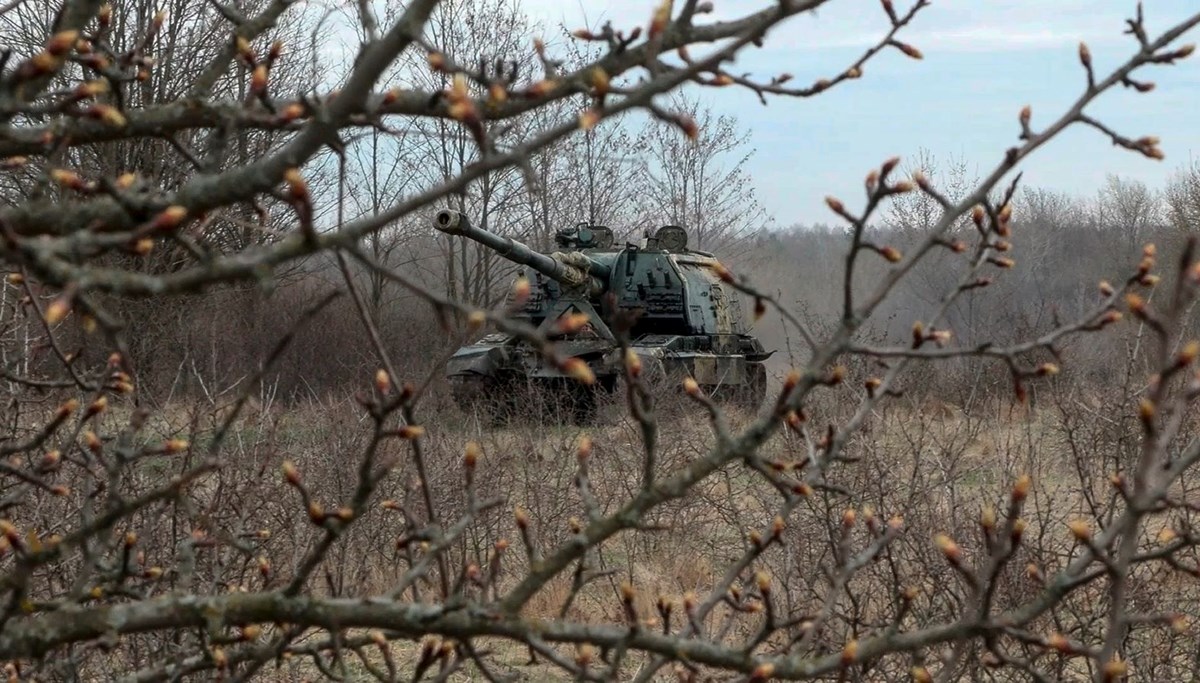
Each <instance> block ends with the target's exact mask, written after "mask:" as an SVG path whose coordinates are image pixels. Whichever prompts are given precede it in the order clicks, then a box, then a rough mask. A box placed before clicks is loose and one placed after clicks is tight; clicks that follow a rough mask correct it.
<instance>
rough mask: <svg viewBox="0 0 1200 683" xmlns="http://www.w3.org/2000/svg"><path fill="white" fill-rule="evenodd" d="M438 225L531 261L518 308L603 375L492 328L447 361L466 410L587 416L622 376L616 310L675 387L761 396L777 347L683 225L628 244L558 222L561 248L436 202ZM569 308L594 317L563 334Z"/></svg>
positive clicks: (635, 345) (658, 372) (644, 361)
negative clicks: (749, 320)
mask: <svg viewBox="0 0 1200 683" xmlns="http://www.w3.org/2000/svg"><path fill="white" fill-rule="evenodd" d="M435 226H436V227H437V228H438V229H439V230H442V231H443V232H446V233H449V234H455V235H460V236H463V237H467V238H469V239H474V240H476V241H478V242H480V243H482V244H484V245H486V246H488V247H490V248H492V249H494V250H496V251H497V252H498V253H500V254H502V255H504V256H505V257H507V258H509V259H510V260H513V261H514V262H516V263H518V264H520V265H522V266H524V267H525V268H524V270H523V271H522V272H521V273H519V274H518V276H517V277H524V278H526V279H527V280H528V282H529V285H530V286H529V292H528V295H527V296H526V297H525V299H524V301H522V302H517V307H516V312H515V313H514V316H513V317H515V318H517V319H520V320H522V321H524V322H527V323H529V324H531V325H533V326H535V327H537V328H538V330H539V332H541V333H542V334H543V335H545V336H546V337H547V338H549V339H550V340H551V342H552V343H553V345H554V348H555V350H556V351H557V353H558V355H559V356H560V357H568V358H575V359H579V360H580V361H583V362H584V363H586V364H587V366H588V367H589V369H590V370H591V373H592V374H593V375H594V376H595V378H596V380H595V382H594V383H592V384H584V383H582V382H579V381H577V380H576V379H573V378H572V377H570V376H569V375H568V373H567V372H566V371H565V370H564V369H562V368H561V367H559V366H556V365H554V364H552V363H550V362H548V361H547V360H546V359H545V357H544V356H543V355H542V354H541V353H540V352H539V351H538V349H536V348H535V347H534V346H532V345H530V344H528V343H526V342H525V341H523V340H521V339H520V338H518V337H515V336H512V335H507V334H500V333H493V334H488V335H485V336H483V337H481V338H480V339H478V340H476V341H475V342H473V343H471V344H468V345H466V346H463V347H462V348H460V349H458V350H457V352H456V353H455V354H454V355H453V357H452V358H451V359H450V361H449V363H448V364H447V367H446V375H447V378H448V380H449V382H450V385H451V387H452V391H453V396H454V400H455V401H456V403H457V404H458V405H459V406H460V407H461V408H463V409H464V410H466V411H469V412H472V413H475V414H479V415H482V416H485V417H487V418H488V420H489V421H492V422H495V421H499V420H501V419H503V418H505V417H507V416H511V415H534V414H536V415H539V416H541V417H542V418H543V419H544V418H545V417H546V416H551V417H552V419H553V416H557V417H558V418H559V419H568V420H572V421H575V422H586V421H590V420H591V419H592V418H593V417H594V415H595V412H596V409H597V406H598V404H599V402H600V399H601V398H602V397H603V396H604V395H605V394H608V393H611V392H613V391H614V390H615V389H616V388H617V387H618V385H619V383H620V380H621V378H622V377H623V375H624V364H625V359H624V354H623V352H622V350H621V347H620V345H619V343H618V340H617V337H616V334H614V332H613V330H614V327H613V324H612V321H613V320H614V319H616V318H618V317H620V318H622V319H624V320H628V321H632V322H631V323H630V324H628V325H627V326H625V327H622V328H621V330H622V334H623V336H624V337H625V338H626V339H627V343H628V346H629V348H630V350H631V351H632V352H633V353H635V354H636V355H637V356H638V358H639V359H640V360H641V365H642V372H643V377H645V378H646V380H647V381H649V382H652V383H657V384H660V385H665V386H668V387H670V386H674V387H676V388H678V387H679V386H680V383H681V382H682V380H683V379H684V378H685V377H691V378H693V379H694V380H695V381H696V382H697V384H699V385H700V387H701V388H702V389H704V390H705V391H706V392H707V393H709V394H710V395H712V396H714V397H716V398H718V399H721V400H728V401H732V402H736V403H739V404H742V405H744V406H747V407H757V406H758V405H759V404H760V403H761V401H762V400H763V398H764V393H765V391H766V370H765V367H764V362H765V361H766V360H767V358H768V357H770V355H771V353H773V352H768V351H766V350H765V349H764V348H763V346H762V344H761V343H760V342H759V340H758V339H757V338H756V337H754V336H753V335H751V334H749V332H748V331H747V330H746V327H745V322H744V319H743V314H742V308H741V299H740V297H741V294H740V293H739V292H737V291H736V290H735V289H733V288H732V287H731V286H730V285H728V284H726V283H725V282H723V281H722V280H721V279H720V277H719V276H718V274H717V270H718V268H719V266H720V264H719V262H718V261H717V259H716V258H715V257H714V256H713V255H712V254H709V253H707V252H702V251H695V250H689V249H688V248H687V234H686V232H685V231H683V230H682V229H681V228H679V227H678V226H664V227H663V228H660V229H659V230H658V231H657V232H656V233H654V234H652V235H648V236H647V238H646V239H645V240H644V242H643V243H642V244H640V245H634V244H626V245H624V246H622V247H614V246H613V244H612V239H611V232H609V231H607V229H606V228H603V227H596V226H581V227H578V228H575V229H574V230H565V231H560V233H559V235H558V246H560V247H561V248H562V250H560V251H555V252H553V253H551V254H541V253H538V252H534V251H532V250H529V249H528V248H527V247H525V246H524V245H521V244H520V243H517V242H514V241H512V240H509V239H507V238H503V237H500V236H498V235H494V234H492V233H489V232H486V231H483V230H480V229H478V228H475V227H473V226H471V225H470V224H469V222H468V221H467V220H466V218H465V217H463V216H462V215H461V214H456V213H454V212H449V211H444V212H442V213H440V214H439V215H438V218H437V219H436V222H435ZM568 316H571V317H572V318H573V319H575V320H577V321H578V320H585V321H586V322H585V323H584V324H582V325H579V324H575V325H572V326H570V329H571V332H570V333H569V334H558V333H557V331H558V330H559V329H560V328H559V322H560V321H561V320H563V319H565V318H567V317H568Z"/></svg>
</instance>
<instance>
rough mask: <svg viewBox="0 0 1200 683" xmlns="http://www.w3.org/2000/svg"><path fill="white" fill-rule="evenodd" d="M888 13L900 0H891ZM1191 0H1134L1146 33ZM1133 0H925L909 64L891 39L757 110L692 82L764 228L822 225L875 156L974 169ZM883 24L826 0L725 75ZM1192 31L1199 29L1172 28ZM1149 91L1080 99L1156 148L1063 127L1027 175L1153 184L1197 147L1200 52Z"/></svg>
mask: <svg viewBox="0 0 1200 683" xmlns="http://www.w3.org/2000/svg"><path fill="white" fill-rule="evenodd" d="M522 1H523V4H524V7H525V8H526V11H527V12H528V13H529V14H530V15H531V17H532V18H536V19H539V20H542V21H545V22H548V23H549V24H551V25H553V24H557V23H560V22H564V23H566V24H567V25H568V26H569V27H572V28H575V27H582V26H585V25H586V26H591V27H597V26H599V25H600V24H602V23H603V22H604V21H605V20H610V19H611V20H612V21H613V24H614V26H615V27H617V28H623V27H631V26H634V25H638V24H645V23H646V22H647V20H648V18H649V11H650V8H651V7H652V5H653V4H654V2H653V0H522ZM895 2H896V6H897V8H898V9H902V8H905V7H907V6H908V4H909V3H908V1H907V0H895ZM762 3H763V0H757V1H754V0H714V5H715V10H716V11H715V14H714V15H713V16H714V17H715V18H728V17H732V16H737V15H740V14H741V13H743V12H745V11H746V10H749V9H753V8H755V7H761V6H762ZM1197 6H1198V5H1197V3H1196V2H1195V0H1147V1H1146V2H1145V7H1146V18H1147V23H1148V26H1149V29H1150V32H1151V35H1152V36H1156V35H1157V34H1158V33H1159V32H1161V31H1162V30H1164V29H1166V28H1167V27H1168V26H1170V25H1171V24H1172V23H1173V22H1174V21H1176V20H1178V19H1181V18H1183V17H1184V16H1185V15H1186V14H1187V13H1188V12H1189V11H1196V9H1197ZM1134 7H1135V0H1090V1H1087V0H1052V1H1047V0H958V1H957V2H955V1H952V0H935V1H934V2H933V4H932V5H931V6H929V7H928V8H926V9H925V10H923V11H922V13H921V14H920V15H919V16H918V18H917V19H916V21H915V22H914V23H913V25H912V26H910V27H909V28H908V29H907V30H906V32H905V33H904V35H903V38H904V39H905V40H907V41H908V42H910V43H912V44H913V45H915V46H916V47H918V48H920V49H921V50H922V52H924V54H925V59H924V60H922V61H913V60H911V59H908V58H907V57H904V56H903V55H902V54H900V53H899V52H898V51H895V50H891V51H888V52H887V53H885V54H883V55H880V57H879V58H877V61H873V62H871V63H870V64H868V66H867V68H866V70H865V76H864V78H862V79H861V80H859V81H857V82H852V83H847V84H844V85H842V86H839V87H838V88H837V89H835V90H833V91H830V92H828V93H826V94H824V95H822V96H820V97H818V98H815V99H783V98H776V99H772V100H770V103H769V105H768V106H765V107H764V106H762V105H761V104H760V103H759V102H758V100H757V98H756V97H755V95H754V94H753V93H751V92H749V91H746V90H742V89H733V88H727V89H722V90H713V89H708V90H705V91H703V95H704V97H705V99H706V100H707V101H708V102H709V103H711V105H712V107H713V108H714V109H715V110H717V111H719V112H722V113H730V114H734V115H736V116H737V117H738V119H739V121H740V122H741V124H742V126H744V127H745V128H746V129H748V130H749V131H751V134H752V138H751V140H752V143H753V146H754V147H755V149H756V150H757V151H756V153H755V155H754V157H753V159H752V160H751V162H750V168H751V170H752V171H753V174H754V177H755V180H756V187H757V190H758V192H759V194H760V197H761V199H762V201H763V203H764V204H765V206H766V207H767V209H768V210H769V211H770V212H771V213H772V214H773V215H774V217H775V220H776V222H777V224H778V225H789V224H792V223H797V222H801V223H813V222H825V221H829V220H830V218H831V214H830V212H829V211H828V209H827V208H825V206H824V202H823V197H824V196H825V195H826V194H834V195H838V196H841V197H843V198H845V199H847V200H858V199H859V198H860V197H861V196H862V194H861V192H862V190H861V188H862V178H863V176H864V175H865V173H866V172H867V170H868V169H869V168H871V167H873V166H876V165H878V164H879V163H880V162H881V161H882V160H883V159H885V158H887V157H889V156H892V155H899V156H901V157H903V158H906V159H908V158H912V157H913V156H914V155H916V154H917V152H918V151H919V150H920V149H922V148H924V149H927V150H929V151H930V152H932V153H933V154H934V155H935V156H936V157H938V158H944V159H959V160H963V161H965V162H967V163H968V164H970V167H971V169H972V172H979V173H982V172H984V170H985V169H990V168H992V167H993V166H994V165H995V163H996V162H997V161H998V160H999V158H1000V155H1001V154H1002V153H1003V150H1004V149H1005V148H1006V147H1007V146H1009V145H1011V144H1012V143H1013V142H1015V141H1016V137H1015V135H1016V132H1017V130H1018V129H1017V114H1018V112H1019V111H1020V109H1021V107H1022V106H1023V105H1025V104H1030V105H1032V107H1033V112H1034V118H1033V123H1034V126H1035V128H1036V127H1037V126H1038V124H1041V123H1045V122H1047V121H1048V120H1049V118H1050V116H1051V115H1057V114H1059V113H1061V112H1062V111H1063V109H1064V108H1065V106H1066V104H1067V103H1068V102H1070V101H1071V100H1073V99H1074V98H1075V97H1077V96H1078V94H1079V92H1080V89H1081V87H1082V85H1083V73H1082V69H1081V67H1080V65H1079V61H1078V58H1077V56H1076V50H1077V47H1078V44H1079V41H1080V40H1084V41H1086V42H1087V43H1088V45H1089V46H1090V47H1091V51H1092V54H1093V58H1094V63H1095V64H1096V67H1097V69H1098V72H1101V73H1103V72H1106V71H1107V70H1108V69H1109V68H1111V67H1113V66H1115V65H1116V64H1118V63H1119V62H1120V61H1121V60H1123V59H1125V58H1126V57H1127V56H1128V55H1130V54H1132V48H1133V46H1134V42H1133V39H1132V38H1131V37H1129V36H1126V35H1123V34H1122V31H1123V30H1124V28H1125V24H1124V19H1125V18H1127V17H1129V16H1131V13H1132V12H1133V10H1134ZM886 30H887V20H886V18H885V16H884V14H883V12H882V10H881V9H880V5H879V2H878V1H877V0H833V2H831V3H830V4H829V5H828V6H827V7H825V8H823V9H822V10H821V11H820V13H819V14H816V15H804V16H800V17H796V18H793V19H791V20H790V21H789V22H787V23H786V24H784V25H783V26H782V27H781V28H779V29H777V30H776V31H775V32H774V33H772V34H771V35H769V36H768V38H767V43H766V46H765V47H764V48H763V49H761V50H755V51H754V52H746V53H744V55H743V57H742V58H741V60H740V61H739V62H738V64H737V65H736V67H735V69H736V70H737V71H749V72H752V73H754V74H756V75H761V76H763V77H770V76H771V75H774V74H777V73H780V72H784V71H786V72H790V73H792V74H794V75H795V76H796V80H795V81H794V82H796V83H806V82H812V81H813V80H815V79H817V78H820V77H823V76H827V75H830V74H833V73H837V72H838V71H840V70H842V69H844V68H845V66H846V65H847V64H849V63H850V62H852V61H853V60H854V59H855V57H856V56H857V55H858V54H859V53H860V52H861V50H862V49H863V48H865V47H867V46H868V45H870V44H871V43H872V42H874V41H875V40H877V39H878V37H879V36H881V35H883V33H884V32H885V31H886ZM1187 42H1200V31H1194V32H1193V34H1191V35H1189V36H1187V37H1185V38H1184V40H1183V41H1182V42H1181V43H1180V45H1182V44H1184V43H1187ZM1141 78H1142V79H1143V80H1152V81H1154V82H1155V83H1156V84H1157V85H1158V87H1157V89H1156V90H1155V91H1154V92H1152V93H1150V94H1148V95H1140V94H1137V93H1134V92H1133V91H1127V90H1125V89H1119V90H1114V91H1110V93H1109V94H1107V95H1106V96H1105V97H1104V98H1103V99H1102V100H1101V101H1100V102H1098V103H1097V104H1096V105H1095V106H1094V108H1093V109H1091V111H1092V112H1093V113H1094V114H1096V115H1098V116H1100V117H1101V118H1102V119H1103V120H1104V121H1106V122H1107V123H1109V124H1111V125H1113V126H1114V127H1116V128H1117V130H1118V131H1119V132H1122V133H1124V134H1126V135H1128V136H1130V137H1139V136H1141V135H1146V134H1153V135H1158V136H1160V137H1161V138H1162V140H1163V142H1162V147H1163V150H1164V151H1165V152H1166V157H1167V158H1166V160H1164V161H1154V160H1151V159H1147V158H1145V157H1142V156H1141V155H1138V154H1135V153H1132V152H1128V151H1124V150H1117V149H1114V148H1113V146H1112V145H1111V144H1110V143H1109V142H1108V141H1107V140H1105V139H1102V138H1101V137H1100V136H1099V135H1098V134H1097V133H1096V132H1095V131H1092V130H1090V129H1087V130H1085V129H1082V128H1080V129H1078V130H1074V131H1071V132H1068V133H1066V134H1064V135H1063V136H1061V137H1060V138H1058V140H1057V141H1055V142H1054V143H1051V144H1050V145H1047V146H1046V147H1043V148H1042V149H1041V151H1039V152H1038V155H1037V156H1035V157H1034V158H1033V159H1032V160H1031V161H1030V162H1028V164H1027V165H1026V166H1025V171H1026V173H1025V182H1026V184H1027V185H1037V186H1041V187H1048V188H1052V189H1056V190H1064V191H1069V192H1072V193H1078V194H1091V193H1093V192H1095V191H1096V190H1097V189H1098V188H1099V186H1100V184H1102V183H1103V182H1104V179H1105V175H1106V174H1107V173H1115V174H1119V175H1122V176H1124V177H1129V178H1136V179H1139V180H1142V181H1144V182H1146V183H1147V184H1149V185H1151V186H1152V187H1154V188H1159V187H1161V186H1162V185H1163V184H1164V183H1165V181H1166V179H1167V178H1168V176H1169V175H1170V174H1171V173H1172V172H1174V171H1176V170H1177V169H1179V168H1180V167H1181V166H1182V165H1184V164H1190V163H1192V162H1193V160H1194V159H1200V115H1198V114H1197V112H1200V87H1197V86H1198V85H1200V56H1198V57H1193V58H1192V59H1191V60H1186V61H1184V62H1182V63H1181V64H1179V65H1176V66H1167V67H1154V68H1150V69H1147V70H1145V71H1143V72H1142V73H1141Z"/></svg>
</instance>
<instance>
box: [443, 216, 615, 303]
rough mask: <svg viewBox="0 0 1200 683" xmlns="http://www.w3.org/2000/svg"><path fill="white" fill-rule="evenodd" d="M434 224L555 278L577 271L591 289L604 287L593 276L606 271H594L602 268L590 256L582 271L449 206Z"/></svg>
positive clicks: (564, 279)
mask: <svg viewBox="0 0 1200 683" xmlns="http://www.w3.org/2000/svg"><path fill="white" fill-rule="evenodd" d="M433 227H434V228H436V229H437V230H439V231H441V232H444V233H446V234H447V235H458V236H462V237H466V238H467V239H471V240H474V241H476V242H478V243H480V244H482V245H483V246H485V247H487V248H489V249H491V250H492V251H494V252H496V253H498V254H500V255H501V256H503V257H504V258H506V259H508V260H509V261H512V262H513V263H517V264H520V265H523V266H529V267H530V268H533V269H534V270H536V271H538V272H539V273H541V274H543V275H545V276H546V277H548V278H551V279H554V280H557V281H558V282H571V281H576V280H578V279H579V278H580V275H583V276H584V277H587V278H588V279H589V280H590V282H589V283H588V286H589V289H590V290H592V291H593V292H599V291H603V290H604V288H605V284H604V282H603V281H602V280H600V279H599V278H598V277H596V276H597V275H607V273H606V272H601V273H597V272H595V271H596V270H601V271H603V270H604V269H603V266H601V265H600V264H598V263H595V262H594V261H590V260H589V267H588V268H587V270H586V272H582V271H583V269H581V268H577V267H576V266H574V265H570V264H567V263H563V262H562V261H558V260H555V259H553V258H550V257H549V256H546V255H545V254H542V253H539V252H536V251H534V250H532V249H530V248H529V247H527V246H526V245H524V244H522V243H520V242H518V241H517V240H514V239H511V238H508V237H504V236H503V235H497V234H496V233H494V232H489V231H487V230H484V229H482V228H477V227H475V226H474V225H472V224H471V221H470V220H468V219H467V217H466V216H465V215H464V214H462V213H461V212H458V211H451V210H449V209H443V210H441V211H439V212H438V213H437V215H436V216H435V217H434V219H433Z"/></svg>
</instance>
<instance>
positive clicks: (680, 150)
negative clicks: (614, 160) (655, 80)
mask: <svg viewBox="0 0 1200 683" xmlns="http://www.w3.org/2000/svg"><path fill="white" fill-rule="evenodd" d="M670 108H671V109H672V110H673V111H676V112H679V113H680V114H681V115H682V116H685V117H687V120H688V121H690V122H692V125H695V126H696V130H697V131H698V133H697V136H696V138H695V139H690V138H681V137H680V136H678V135H676V134H675V133H674V131H671V130H669V129H667V128H664V127H663V126H661V125H658V124H657V123H656V122H651V123H650V124H649V125H648V127H647V128H646V129H645V130H644V131H643V133H642V136H643V137H642V145H643V147H644V149H645V153H646V156H647V157H649V158H648V160H647V163H646V165H645V166H644V167H643V174H642V175H643V178H644V181H643V182H644V184H645V187H646V193H647V196H646V200H647V201H646V208H645V214H644V217H643V225H644V226H645V227H657V225H655V223H656V222H657V223H661V221H662V220H664V219H666V220H668V221H671V222H674V223H675V224H677V225H682V226H685V227H686V228H687V229H688V231H689V233H690V234H691V235H692V236H693V240H694V244H693V245H692V246H693V247H694V248H696V249H703V250H708V251H714V252H719V253H721V254H722V255H724V256H725V257H726V258H729V257H730V256H731V255H732V252H733V251H734V249H733V245H734V244H735V243H736V242H737V240H739V239H741V238H743V237H745V236H746V235H748V234H751V233H753V232H755V231H757V230H761V229H763V228H765V227H767V225H768V216H767V214H766V212H765V211H764V210H763V208H762V206H761V205H760V204H759V203H758V199H757V198H756V197H755V193H754V187H753V183H752V182H751V178H750V175H749V173H748V171H747V168H746V163H747V162H748V161H749V159H750V157H751V156H752V154H753V151H752V150H749V149H747V145H748V143H749V133H747V132H743V131H741V130H739V127H738V124H737V120H736V119H735V118H734V117H733V116H729V115H716V114H714V112H713V111H712V110H711V109H710V108H709V107H706V106H704V105H703V104H701V103H700V101H699V100H698V99H696V98H694V97H685V96H683V95H681V94H678V93H676V94H673V95H672V98H671V104H670Z"/></svg>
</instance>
